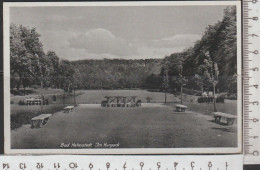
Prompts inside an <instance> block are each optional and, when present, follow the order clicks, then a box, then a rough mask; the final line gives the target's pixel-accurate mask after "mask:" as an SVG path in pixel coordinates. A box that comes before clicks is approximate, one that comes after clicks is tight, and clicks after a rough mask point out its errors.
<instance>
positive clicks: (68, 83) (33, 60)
mask: <svg viewBox="0 0 260 170" xmlns="http://www.w3.org/2000/svg"><path fill="white" fill-rule="evenodd" d="M39 38H40V35H39V34H38V33H37V32H36V29H35V28H27V27H24V26H22V25H21V26H16V25H14V24H11V26H10V63H11V64H10V66H11V68H10V74H11V90H13V89H14V88H17V89H18V90H19V88H20V87H23V88H24V89H25V88H26V87H32V86H33V85H38V86H41V84H42V86H43V87H54V88H62V89H64V90H65V91H69V90H71V89H72V87H73V86H72V84H73V82H74V78H76V77H77V75H75V74H79V72H78V71H77V69H76V68H74V67H73V65H72V64H71V62H70V61H67V60H61V61H60V59H59V57H58V56H57V55H56V54H55V52H52V51H49V52H47V54H45V53H44V51H43V44H42V43H41V42H40V40H39Z"/></svg>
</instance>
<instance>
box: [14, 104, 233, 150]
mask: <svg viewBox="0 0 260 170" xmlns="http://www.w3.org/2000/svg"><path fill="white" fill-rule="evenodd" d="M149 105H150V104H144V105H143V107H140V108H102V107H100V105H95V104H91V105H88V104H82V105H79V106H78V107H76V108H75V109H74V110H73V111H72V112H70V113H63V112H57V113H55V114H54V115H53V116H51V119H50V120H49V122H48V123H47V124H46V125H45V126H43V127H42V128H39V129H31V128H30V125H24V126H22V127H21V128H19V129H17V130H12V132H11V147H12V148H13V149H22V148H23V149H29V148H31V149H40V148H49V149H52V148H60V146H61V144H62V143H65V144H68V143H70V144H71V143H81V144H85V143H86V144H88V143H92V144H93V145H95V144H96V143H113V144H117V143H119V144H120V145H119V147H120V148H181V147H184V148H187V147H236V145H237V130H236V125H233V126H229V127H227V126H223V125H218V124H215V123H213V122H212V119H213V117H212V116H206V115H202V114H199V113H194V112H190V111H188V112H185V113H178V112H175V111H174V108H173V107H169V106H164V105H163V104H158V105H153V106H154V107H149ZM155 106H156V107H155Z"/></svg>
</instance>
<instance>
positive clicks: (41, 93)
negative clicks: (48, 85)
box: [41, 77, 43, 112]
mask: <svg viewBox="0 0 260 170" xmlns="http://www.w3.org/2000/svg"><path fill="white" fill-rule="evenodd" d="M42 88H43V82H42V77H41V112H42V110H43V94H42Z"/></svg>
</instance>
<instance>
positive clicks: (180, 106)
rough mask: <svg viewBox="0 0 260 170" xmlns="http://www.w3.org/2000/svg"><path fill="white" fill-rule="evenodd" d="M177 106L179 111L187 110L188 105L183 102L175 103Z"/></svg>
mask: <svg viewBox="0 0 260 170" xmlns="http://www.w3.org/2000/svg"><path fill="white" fill-rule="evenodd" d="M175 107H176V111H177V112H185V110H186V109H187V106H184V105H181V104H177V105H175Z"/></svg>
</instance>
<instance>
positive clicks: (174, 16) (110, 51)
mask: <svg viewBox="0 0 260 170" xmlns="http://www.w3.org/2000/svg"><path fill="white" fill-rule="evenodd" d="M225 7H226V6H223V5H222V6H131V7H129V6H128V7H127V6H121V7H113V6H103V7H102V6H99V7H97V6H91V7H90V6H88V7H86V6H84V7H82V6H81V7H11V8H10V21H11V23H14V24H16V25H21V24H22V25H23V26H27V27H36V30H37V32H38V33H39V34H40V35H41V38H40V40H41V42H42V43H43V48H44V51H45V52H47V51H54V52H55V53H56V54H57V55H58V56H59V57H60V58H62V59H68V60H84V59H103V58H122V59H145V58H164V57H165V56H167V55H170V54H172V53H175V52H181V51H183V50H184V49H186V48H189V47H191V46H193V44H194V42H195V41H196V40H199V39H200V38H201V36H202V35H203V33H204V31H205V29H206V27H207V26H208V25H213V24H215V23H216V22H217V21H219V20H221V19H222V18H223V10H224V8H225Z"/></svg>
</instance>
